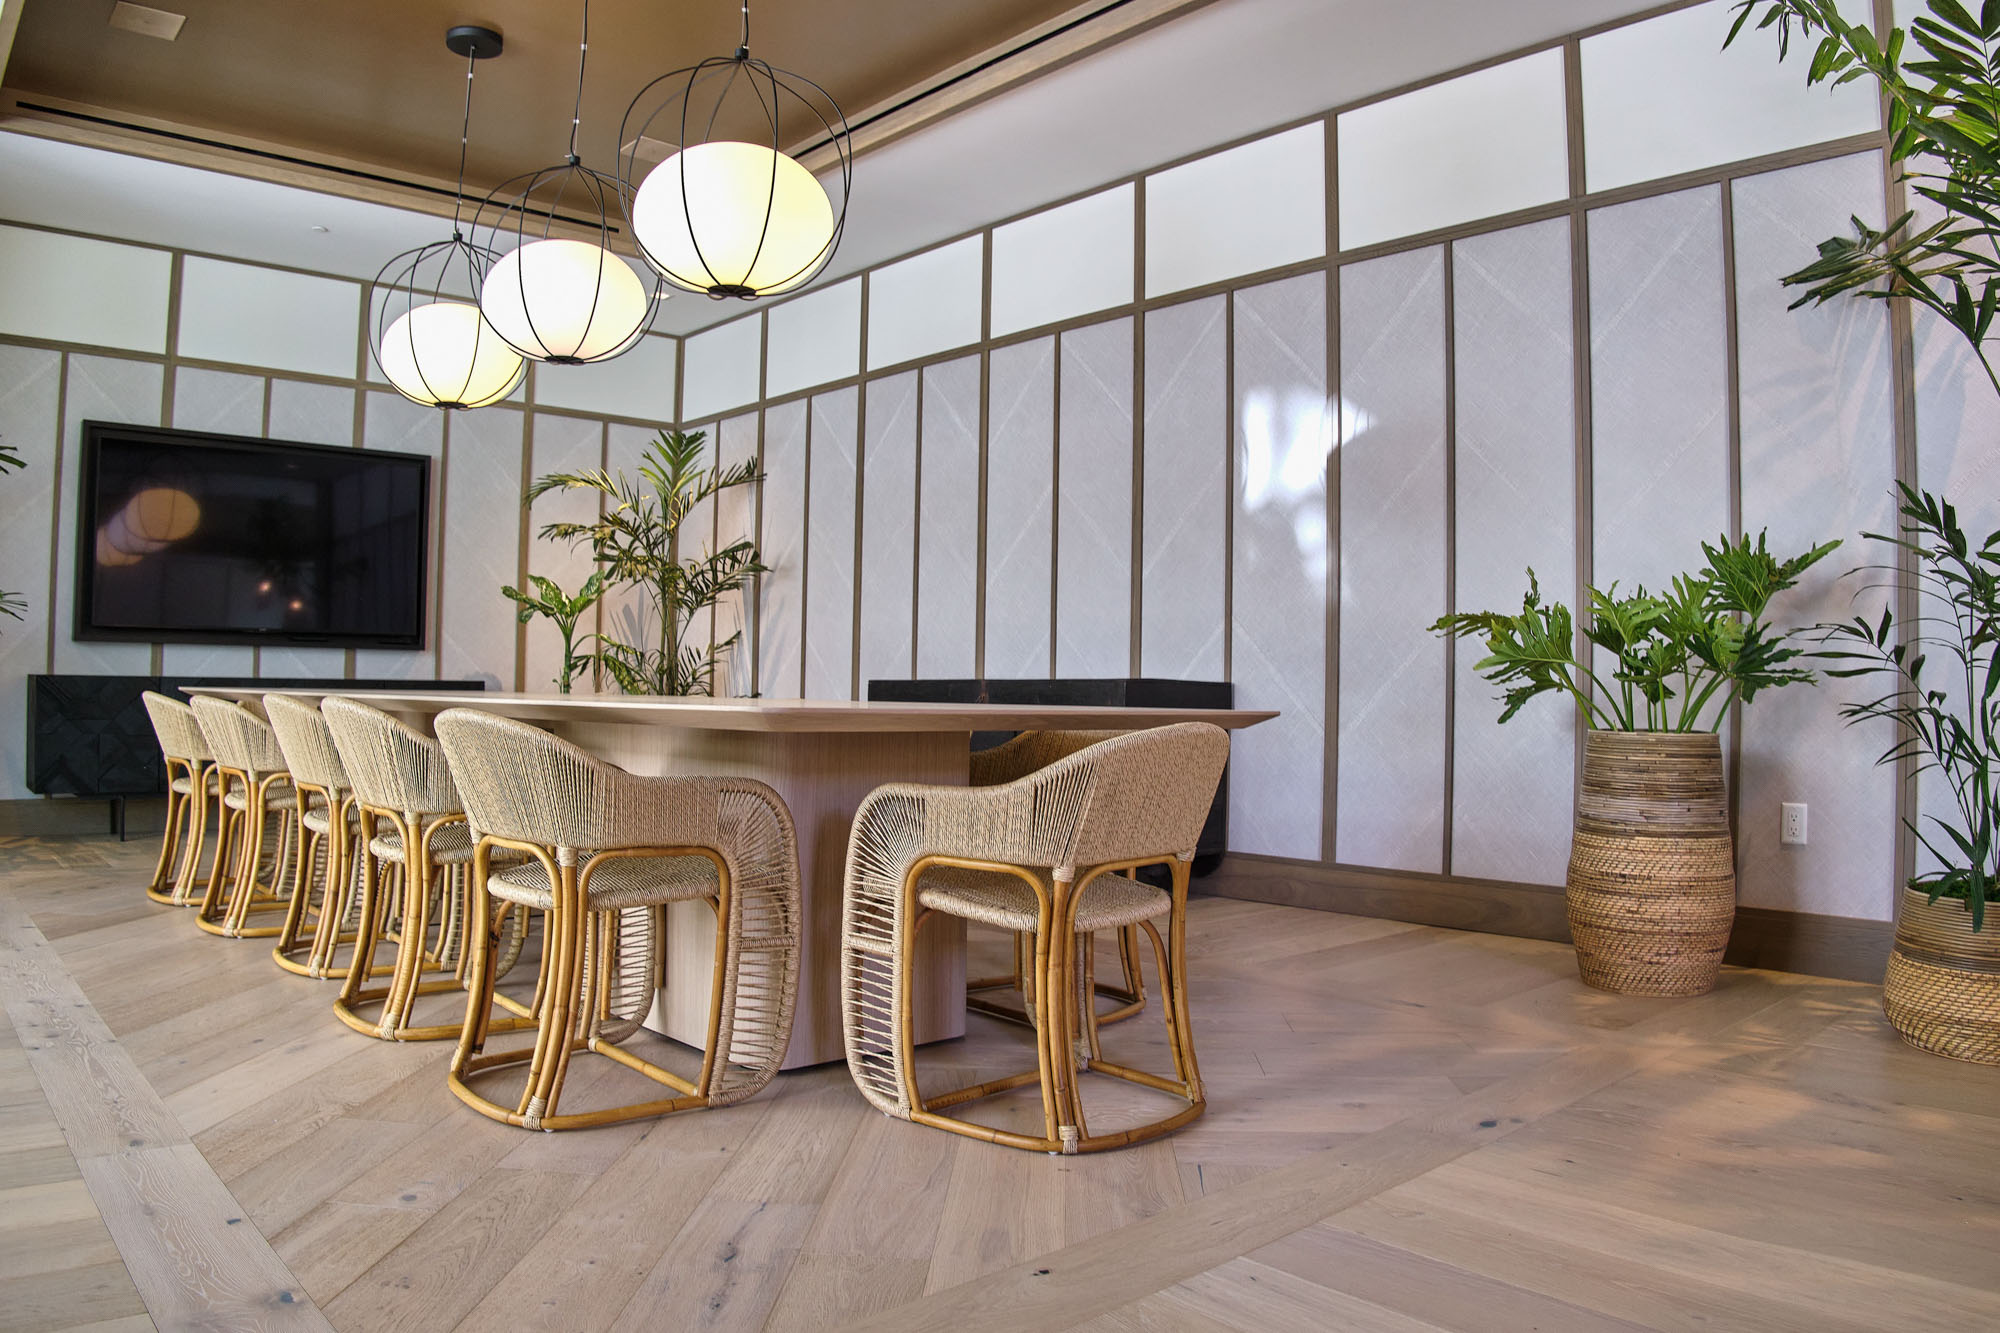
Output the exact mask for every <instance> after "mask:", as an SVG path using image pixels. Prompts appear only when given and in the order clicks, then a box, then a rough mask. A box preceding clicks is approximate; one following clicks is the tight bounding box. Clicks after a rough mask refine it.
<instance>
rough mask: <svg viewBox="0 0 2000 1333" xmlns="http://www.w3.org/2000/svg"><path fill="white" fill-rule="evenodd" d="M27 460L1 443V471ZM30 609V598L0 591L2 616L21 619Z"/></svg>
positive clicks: (10, 470) (15, 466)
mask: <svg viewBox="0 0 2000 1333" xmlns="http://www.w3.org/2000/svg"><path fill="white" fill-rule="evenodd" d="M27 465H28V464H27V460H26V459H24V458H22V457H21V455H20V454H19V453H17V452H16V451H15V450H14V447H13V446H12V445H8V444H0V472H14V471H18V470H19V469H21V468H24V467H26V466H27ZM27 609H28V599H27V598H25V597H23V596H21V594H20V593H18V592H0V616H12V617H13V618H14V619H16V620H19V619H21V613H22V612H24V611H26V610H27Z"/></svg>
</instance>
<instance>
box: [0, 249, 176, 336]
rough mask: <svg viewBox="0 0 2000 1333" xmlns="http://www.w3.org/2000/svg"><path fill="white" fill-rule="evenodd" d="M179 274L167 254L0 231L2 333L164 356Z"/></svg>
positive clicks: (0, 329) (0, 324) (162, 251)
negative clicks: (170, 294) (170, 300)
mask: <svg viewBox="0 0 2000 1333" xmlns="http://www.w3.org/2000/svg"><path fill="white" fill-rule="evenodd" d="M172 272H173V256H171V255H169V254H168V253H167V252H166V251H165V250H142V249H140V248H139V247H137V246H132V245H113V244H112V243H111V242H109V241H94V240H90V239H88V238H86V237H82V236H61V235H58V234H57V233H55V232H52V231H32V230H30V229H28V228H25V227H0V333H5V334H13V335H15V336H17V337H22V338H46V339H48V340H49V341H51V342H69V343H89V344H93V345H95V346H98V347H120V348H124V349H125V350H127V351H132V352H164V351H166V350H167V288H168V287H169V285H170V284H171V281H172Z"/></svg>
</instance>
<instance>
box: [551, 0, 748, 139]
mask: <svg viewBox="0 0 2000 1333" xmlns="http://www.w3.org/2000/svg"><path fill="white" fill-rule="evenodd" d="M746 3H747V0H746ZM589 59H590V0H583V37H582V39H581V40H580V41H579V42H578V43H577V50H576V105H575V106H574V107H572V108H571V109H570V113H569V160H570V165H571V166H575V165H576V163H577V161H578V158H577V155H576V131H577V127H578V126H579V125H581V124H582V123H583V66H584V63H585V62H586V61H588V60H589Z"/></svg>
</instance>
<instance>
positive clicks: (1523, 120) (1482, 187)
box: [1147, 50, 1569, 250]
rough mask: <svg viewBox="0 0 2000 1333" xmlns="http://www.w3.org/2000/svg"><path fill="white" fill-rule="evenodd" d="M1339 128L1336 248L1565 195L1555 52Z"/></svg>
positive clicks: (1419, 93) (1351, 118)
mask: <svg viewBox="0 0 2000 1333" xmlns="http://www.w3.org/2000/svg"><path fill="white" fill-rule="evenodd" d="M1339 134H1340V245H1341V248H1342V249H1344V250H1352V249H1356V248H1358V247H1360V246H1364V245H1372V244H1374V243H1375V242H1377V241H1387V240H1393V239H1394V238H1396V237H1398V236H1413V235H1415V234H1417V233H1419V232H1426V231H1433V230H1435V229H1437V228H1439V227H1449V226H1453V225H1455V224H1457V223H1460V222H1470V221H1472V220H1473V219H1474V218H1485V217H1494V216H1496V215H1498V214H1501V213H1511V212H1513V211H1514V210H1515V209H1517V208H1529V207H1532V206H1533V205H1535V204H1544V203H1548V202H1549V201H1550V200H1553V199H1561V198H1563V197H1565V196H1566V195H1567V194H1568V193H1569V148H1568V143H1569V139H1568V131H1567V128H1566V126H1565V124H1564V120H1563V62H1562V52H1561V51H1559V50H1549V51H1540V52H1537V53H1536V54H1534V55H1531V56H1524V57H1523V58H1521V59H1519V60H1510V61H1508V62H1507V63H1506V64H1504V65H1495V66H1494V67H1493V68H1491V69H1482V70H1479V71H1478V72H1477V73H1473V74H1462V75H1460V76H1459V77H1458V78H1455V79H1447V80H1445V81H1444V82H1443V83H1435V84H1432V85H1431V86H1430V87H1428V88H1419V89H1417V90H1416V91H1415V92H1411V93H1404V94H1403V95H1402V96H1400V97H1392V98H1389V99H1388V100H1387V101H1383V102H1375V103H1372V104H1371V105H1368V106H1364V107H1361V108H1360V109H1358V110H1355V111H1349V112H1347V113H1345V114H1344V115H1342V116H1341V117H1340V123H1339ZM1147 212H1148V213H1149V214H1150V213H1151V200H1150V199H1149V200H1148V201H1147Z"/></svg>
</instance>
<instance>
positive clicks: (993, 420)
mask: <svg viewBox="0 0 2000 1333" xmlns="http://www.w3.org/2000/svg"><path fill="white" fill-rule="evenodd" d="M1055 345H1056V340H1055V339H1054V338H1037V339H1035V340H1034V341H1033V342H1025V343H1015V344H1014V345H1013V346H1011V347H996V348H994V349H993V356H992V365H991V368H990V370H989V371H988V372H987V373H988V377H989V382H988V385H987V396H988V399H989V403H988V406H987V444H986V657H985V666H984V668H983V670H984V673H985V674H986V675H987V676H990V677H1000V678H1008V677H1017V676H1020V677H1034V676H1046V675H1048V674H1049V580H1050V569H1051V563H1050V561H1051V555H1052V553H1053V547H1052V544H1051V543H1052V541H1053V536H1054V534H1053V531H1052V527H1051V525H1052V523H1053V521H1054V511H1053V509H1052V505H1053V502H1054V496H1053V490H1054V486H1055V424H1056V423H1055V408H1056V398H1055Z"/></svg>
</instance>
